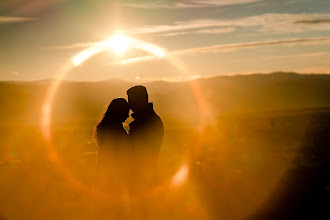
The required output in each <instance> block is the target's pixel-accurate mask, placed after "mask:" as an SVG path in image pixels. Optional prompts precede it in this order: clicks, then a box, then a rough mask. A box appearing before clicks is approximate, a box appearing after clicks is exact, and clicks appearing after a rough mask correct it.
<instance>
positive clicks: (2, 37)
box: [0, 0, 330, 81]
mask: <svg viewBox="0 0 330 220" xmlns="http://www.w3.org/2000/svg"><path fill="white" fill-rule="evenodd" d="M116 34H122V35H124V36H126V37H128V38H129V39H134V40H139V41H140V42H146V43H149V44H152V45H155V46H157V47H161V48H163V49H164V51H166V53H165V56H163V57H157V56H154V55H153V54H150V52H146V51H144V50H141V49H139V48H136V47H129V48H127V50H126V51H125V52H124V53H122V54H116V53H114V51H112V50H110V49H108V50H103V51H101V52H100V53H97V54H95V55H94V56H92V57H90V58H89V59H87V60H86V61H85V62H83V63H82V64H81V65H79V66H74V67H72V68H70V69H69V70H67V71H66V73H65V76H64V78H65V79H67V80H77V81H99V80H107V79H111V78H118V79H124V80H159V79H164V80H174V81H176V80H186V79H191V78H195V77H200V76H203V77H211V76H216V75H232V74H245V73H246V74H248V73H268V72H274V71H294V72H299V73H330V62H329V59H330V1H329V0H181V1H179V0H170V1H164V0H158V1H157V0H153V1H144V0H143V1H141V0H139V1H138V0H112V1H107V0H1V1H0V80H2V81H8V80H14V81H16V80H24V81H25V80H28V81H31V80H32V81H33V80H40V79H49V78H56V77H58V74H59V72H60V70H61V69H63V66H64V65H65V63H68V62H70V61H71V60H72V58H73V57H74V56H76V55H77V54H78V53H80V52H81V51H83V50H85V49H87V48H88V47H91V46H93V45H98V43H99V42H103V41H105V40H107V39H109V38H111V37H112V36H114V35H116ZM127 61H130V62H127Z"/></svg>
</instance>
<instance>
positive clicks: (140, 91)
mask: <svg viewBox="0 0 330 220" xmlns="http://www.w3.org/2000/svg"><path fill="white" fill-rule="evenodd" d="M127 95H131V96H134V98H135V99H136V100H138V101H139V102H148V92H147V89H146V87H144V86H141V85H138V86H133V87H132V88H130V89H129V90H127Z"/></svg>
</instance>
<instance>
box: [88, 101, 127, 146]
mask: <svg viewBox="0 0 330 220" xmlns="http://www.w3.org/2000/svg"><path fill="white" fill-rule="evenodd" d="M128 112H129V106H128V103H127V101H126V100H125V99H124V98H116V99H113V100H112V101H111V103H110V104H109V106H108V108H107V110H106V112H105V113H103V114H102V115H103V116H102V117H101V119H100V120H99V122H98V123H97V126H96V128H95V131H94V140H96V142H97V143H98V142H99V141H98V140H99V135H100V133H101V132H102V131H104V130H105V129H107V128H108V127H109V126H110V125H112V124H113V123H114V122H122V121H123V119H126V117H127V116H128Z"/></svg>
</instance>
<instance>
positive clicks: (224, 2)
mask: <svg viewBox="0 0 330 220" xmlns="http://www.w3.org/2000/svg"><path fill="white" fill-rule="evenodd" d="M260 1H263V0H235V1H233V0H192V1H187V0H185V1H184V0H181V1H176V2H173V1H171V2H170V1H147V2H144V3H138V4H136V3H123V4H122V5H123V6H126V7H133V8H143V9H160V8H165V9H182V8H206V7H214V6H229V5H242V4H249V3H255V2H260Z"/></svg>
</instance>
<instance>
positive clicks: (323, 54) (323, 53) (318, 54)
mask: <svg viewBox="0 0 330 220" xmlns="http://www.w3.org/2000/svg"><path fill="white" fill-rule="evenodd" d="M326 55H330V52H315V53H302V54H291V55H284V56H268V57H262V58H261V59H264V60H273V59H285V58H292V57H298V58H299V57H302V58H304V57H317V56H326Z"/></svg>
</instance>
